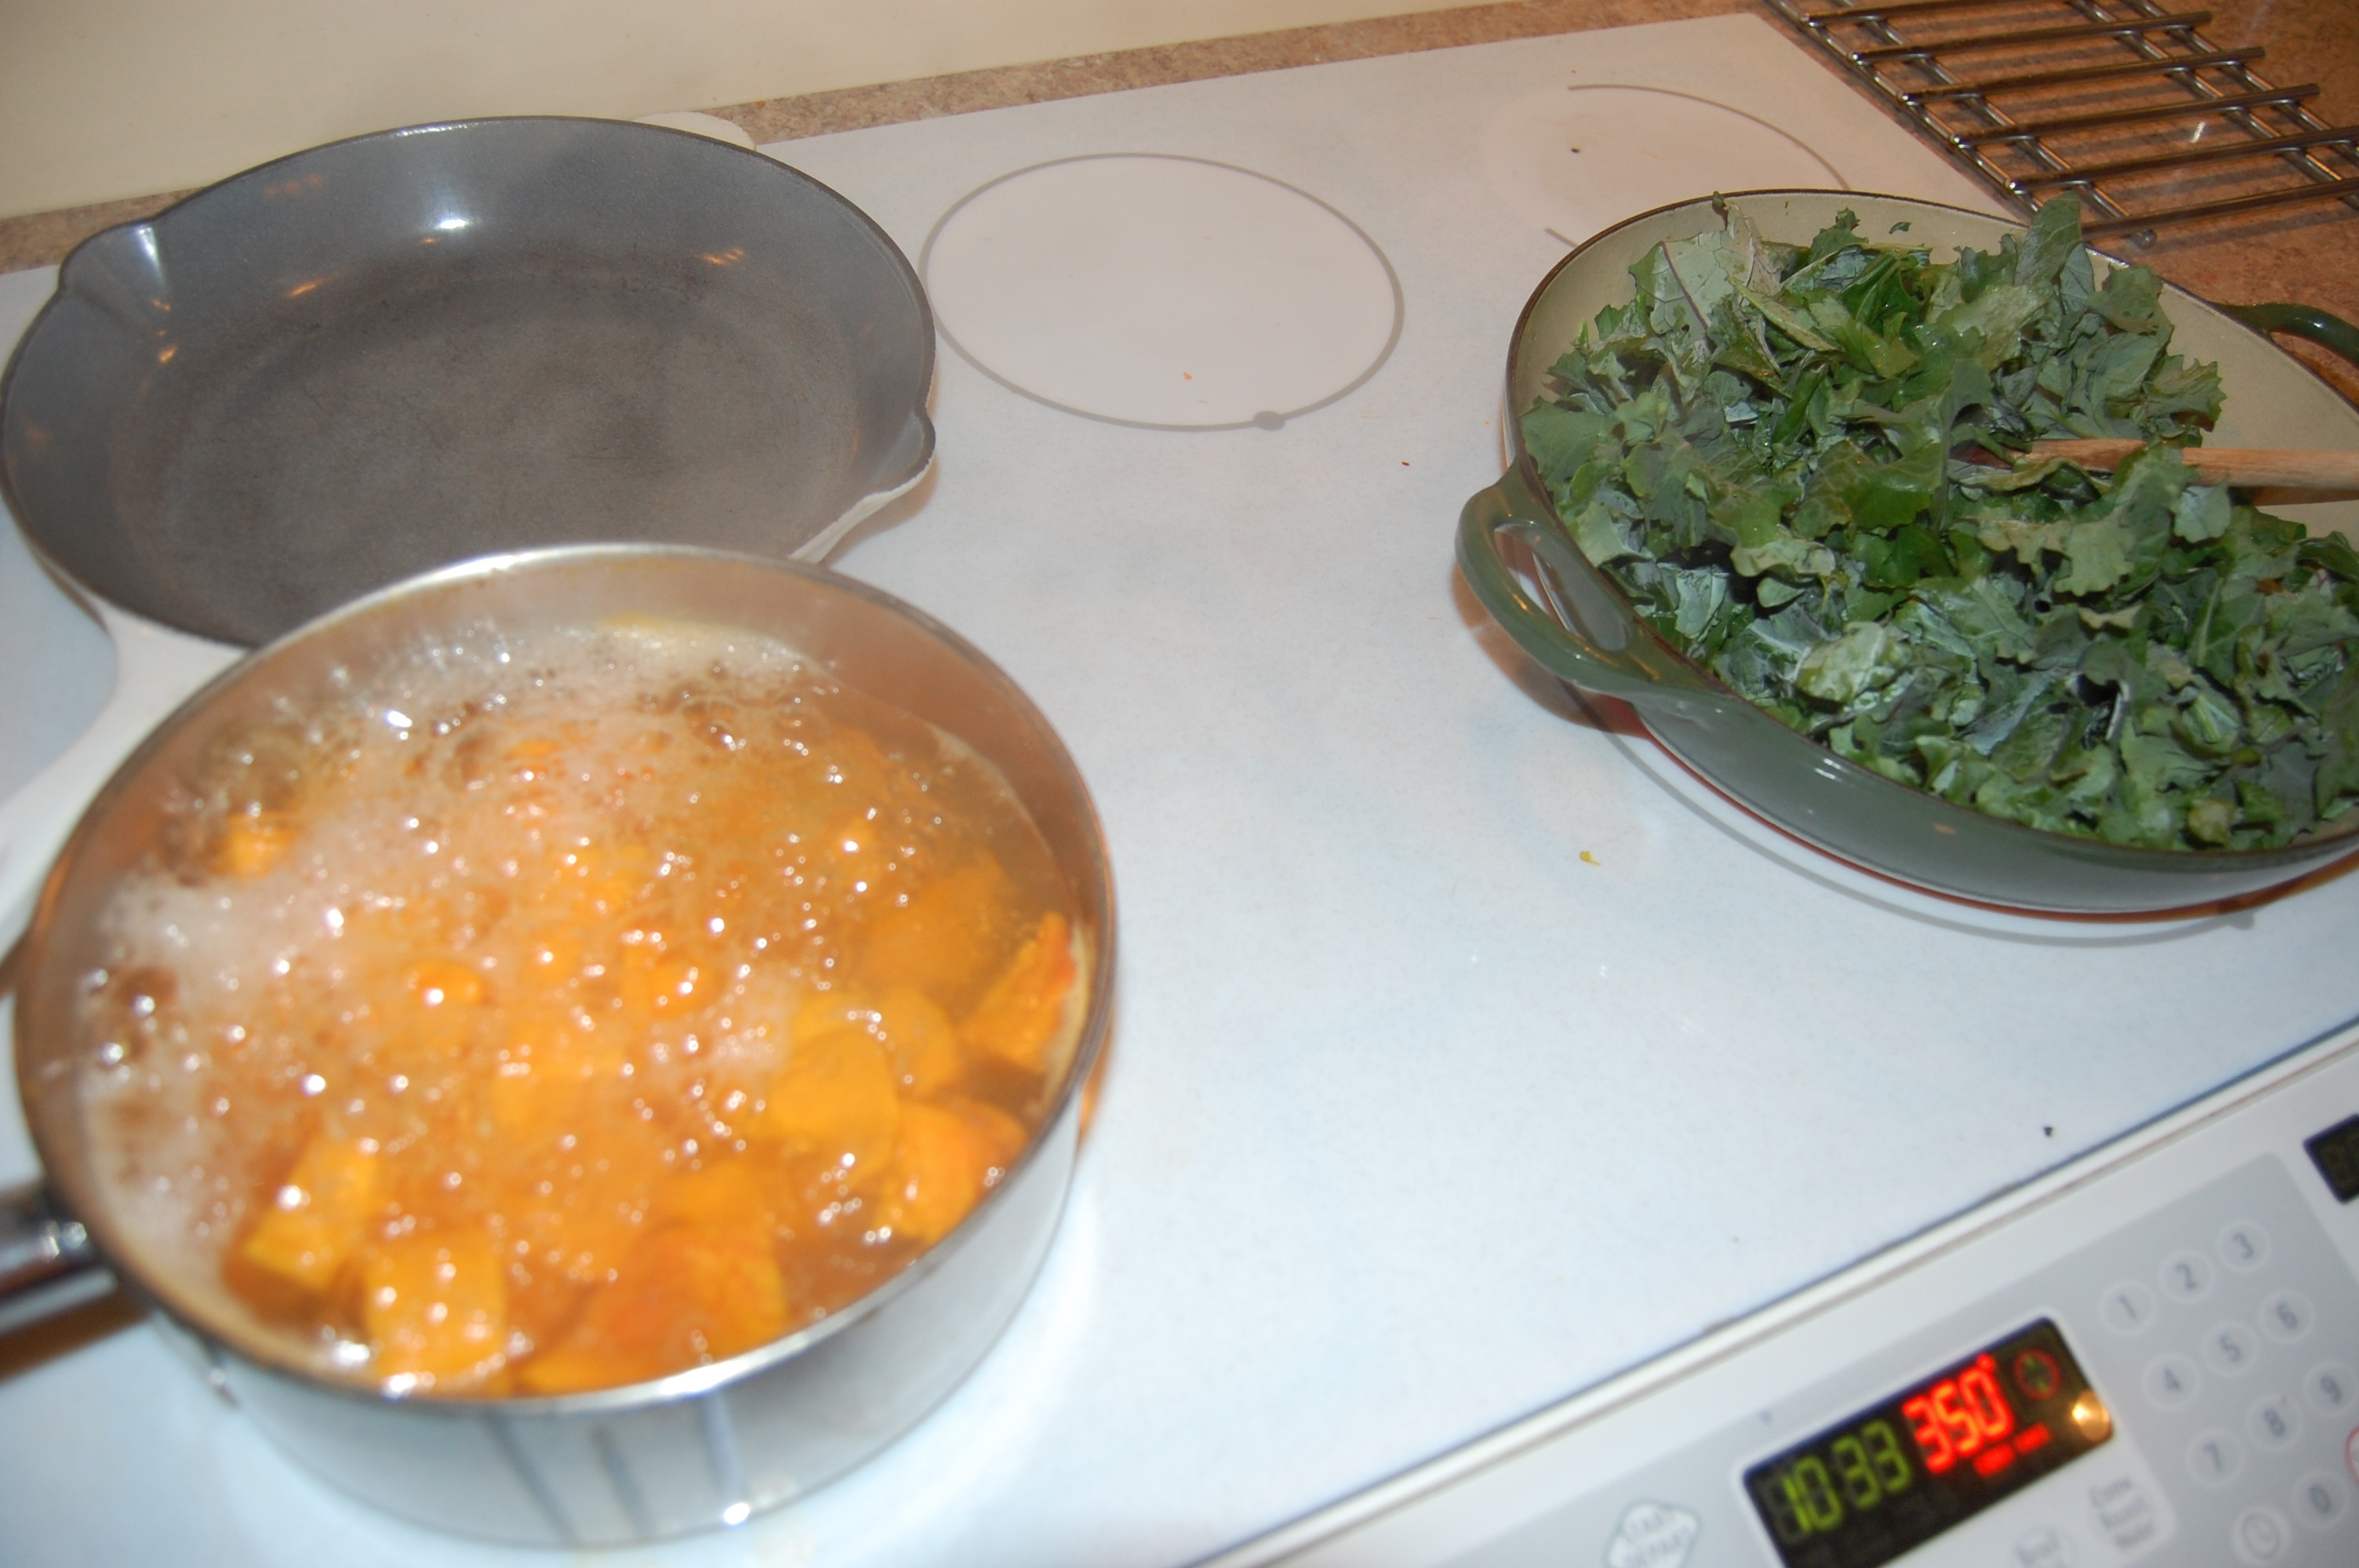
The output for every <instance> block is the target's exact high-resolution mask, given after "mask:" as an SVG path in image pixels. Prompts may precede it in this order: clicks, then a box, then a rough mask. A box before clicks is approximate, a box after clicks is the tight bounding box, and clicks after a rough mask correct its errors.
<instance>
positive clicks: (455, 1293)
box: [361, 1230, 508, 1388]
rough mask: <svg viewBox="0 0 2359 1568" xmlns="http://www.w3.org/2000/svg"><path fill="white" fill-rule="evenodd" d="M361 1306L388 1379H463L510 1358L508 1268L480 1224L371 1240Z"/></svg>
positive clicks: (437, 1382)
mask: <svg viewBox="0 0 2359 1568" xmlns="http://www.w3.org/2000/svg"><path fill="white" fill-rule="evenodd" d="M361 1313H362V1320H363V1321H364V1323H365V1324H366V1325H367V1327H368V1335H369V1338H370V1340H371V1341H372V1342H373V1343H374V1344H375V1346H376V1366H377V1375H378V1376H379V1377H380V1378H383V1379H403V1378H408V1379H416V1380H417V1384H418V1385H419V1386H420V1387H424V1388H435V1387H439V1386H441V1385H445V1384H456V1385H458V1386H460V1387H464V1386H466V1385H467V1384H470V1383H474V1382H480V1381H482V1380H483V1379H484V1378H485V1377H487V1376H489V1375H490V1374H491V1373H493V1372H495V1371H497V1370H498V1369H499V1368H500V1367H501V1366H502V1365H504V1364H505V1362H506V1350H507V1334H508V1292H507V1270H506V1266H505V1264H504V1263H503V1262H502V1260H501V1258H500V1255H499V1250H498V1249H497V1248H496V1247H495V1246H494V1245H493V1242H492V1238H490V1237H489V1236H486V1235H485V1234H484V1232H482V1231H480V1230H456V1231H435V1232H430V1233H422V1234H419V1233H414V1234H411V1235H408V1236H403V1237H398V1238H395V1239H394V1240H391V1241H386V1242H381V1243H379V1244H377V1245H376V1246H375V1247H372V1248H370V1249H369V1251H368V1255H367V1257H366V1258H365V1259H364V1260H362V1263H361ZM396 1386H398V1385H396Z"/></svg>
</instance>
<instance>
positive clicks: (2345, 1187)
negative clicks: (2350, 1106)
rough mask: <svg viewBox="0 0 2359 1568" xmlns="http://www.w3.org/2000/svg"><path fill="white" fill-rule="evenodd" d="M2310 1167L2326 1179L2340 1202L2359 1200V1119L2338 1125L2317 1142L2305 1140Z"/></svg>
mask: <svg viewBox="0 0 2359 1568" xmlns="http://www.w3.org/2000/svg"><path fill="white" fill-rule="evenodd" d="M2302 1147H2303V1148H2305V1149H2307V1150H2309V1151H2310V1163H2311V1164H2313V1165H2316V1166H2317V1167H2318V1173H2319V1174H2320V1175H2321V1176H2323V1177H2325V1178H2326V1184H2327V1186H2328V1188H2329V1189H2330V1190H2332V1192H2333V1194H2334V1195H2335V1197H2336V1199H2338V1200H2339V1201H2341V1202H2343V1203H2349V1202H2350V1201H2351V1200H2352V1199H2353V1198H2359V1116H2354V1117H2351V1118H2349V1119H2345V1120H2343V1121H2338V1122H2336V1123H2335V1124H2334V1125H2333V1126H2332V1127H2330V1128H2328V1129H2327V1130H2325V1131H2323V1132H2321V1133H2320V1134H2319V1135H2318V1136H2317V1137H2315V1138H2310V1139H2305V1140H2303V1141H2302Z"/></svg>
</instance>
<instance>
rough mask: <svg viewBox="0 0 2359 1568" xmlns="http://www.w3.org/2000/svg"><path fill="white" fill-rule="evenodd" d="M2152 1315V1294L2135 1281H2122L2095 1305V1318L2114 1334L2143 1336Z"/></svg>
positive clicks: (2151, 1320) (2152, 1317) (2153, 1310)
mask: <svg viewBox="0 0 2359 1568" xmlns="http://www.w3.org/2000/svg"><path fill="white" fill-rule="evenodd" d="M2154 1313H2155V1307H2154V1292H2152V1291H2149V1290H2147V1288H2146V1287H2145V1286H2144V1285H2141V1284H2139V1283H2138V1282H2137V1281H2136V1280H2124V1281H2122V1282H2121V1283H2120V1284H2118V1285H2115V1286H2114V1288H2113V1289H2112V1290H2110V1291H2107V1292H2105V1294H2104V1299H2103V1300H2102V1301H2100V1302H2098V1303H2097V1316H2098V1317H2099V1318H2100V1319H2102V1320H2103V1321H2104V1325H2105V1326H2106V1327H2107V1328H2110V1329H2112V1330H2113V1331H2114V1333H2115V1334H2144V1333H2145V1332H2146V1327H2147V1325H2148V1324H2150V1323H2152V1322H2153V1321H2154Z"/></svg>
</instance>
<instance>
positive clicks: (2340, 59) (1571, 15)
mask: <svg viewBox="0 0 2359 1568" xmlns="http://www.w3.org/2000/svg"><path fill="white" fill-rule="evenodd" d="M2208 9H2209V11H2210V13H2211V16H2212V20H2211V22H2210V23H2209V24H2208V25H2207V26H2206V27H2205V29H2204V31H2205V33H2206V34H2207V36H2209V37H2210V38H2212V39H2213V40H2214V41H2215V42H2218V43H2221V44H2223V45H2238V44H2253V43H2258V44H2261V45H2264V46H2265V47H2266V48H2267V51H2268V56H2267V62H2266V63H2265V65H2264V67H2263V70H2264V72H2265V74H2266V75H2267V78H2268V79H2269V80H2270V81H2273V82H2276V83H2277V84H2278V85H2280V86H2283V85H2288V84H2292V83H2296V82H2315V83H2317V85H2318V87H2319V89H2320V91H2319V93H2318V96H2317V97H2316V98H2315V99H2313V100H2312V101H2311V103H2310V109H2311V111H2312V112H2313V113H2314V114H2317V115H2318V116H2319V117H2320V118H2321V119H2322V120H2324V121H2326V122H2327V123H2328V124H2336V125H2347V124H2353V123H2354V122H2359V6H2354V5H2352V4H2350V0H2212V4H2211V5H2209V7H2208ZM1748 11H1749V12H1752V13H1754V14H1756V15H1760V16H1767V17H1769V18H1770V19H1771V20H1773V22H1775V23H1776V25H1777V26H1778V27H1784V26H1785V24H1784V22H1783V21H1782V20H1778V19H1777V17H1776V14H1775V13H1774V12H1772V11H1771V10H1770V9H1769V7H1768V6H1767V5H1764V4H1761V3H1759V0H1511V3H1509V4H1505V5H1479V6H1472V7H1467V8H1463V9H1456V10H1447V11H1430V12H1424V13H1419V14H1417V15H1412V16H1394V17H1385V18H1379V19H1377V20H1374V21H1367V22H1353V23H1343V24H1338V25H1335V26H1331V27H1299V28H1292V29H1289V30H1287V31H1283V32H1275V33H1258V34H1253V35H1249V36H1246V37H1242V38H1216V39H1211V40H1207V41H1203V42H1199V43H1187V44H1174V45H1169V46H1164V47H1160V48H1155V49H1131V50H1125V51H1124V52H1121V53H1117V54H1103V55H1087V56H1082V57H1079V58H1076V59H1061V60H1051V61H1047V62H1044V63H1040V64H1035V65H1018V66H1006V67H1001V68H997V69H995V70H977V71H968V72H963V73H961V74H958V75H953V76H940V77H930V78H926V79H922V80H919V81H901V82H891V83H886V84H883V85H879V86H874V87H855V88H846V89H843V90H840V91H836V92H818V93H811V94H808V95H805V96H803V97H799V98H778V99H768V100H764V101H761V102H756V103H742V104H735V105H732V106H730V107H726V108H723V109H719V110H716V111H714V113H716V114H721V115H723V117H725V118H727V119H730V120H733V121H734V122H735V123H736V124H739V125H741V126H742V127H744V128H745V130H746V131H747V132H748V133H749V134H750V135H752V136H753V139H754V140H755V141H756V143H769V142H777V141H782V140H787V139H790V138H794V137H799V136H810V135H822V134H824V133H827V132H832V131H846V130H853V129H858V128H861V127H864V126H869V125H883V124H894V123H897V122H900V121H907V120H922V119H930V118H933V117H936V116H939V115H944V114H966V113H970V112H972V111H975V110H980V109H995V108H1002V107H1005V106H1006V105H1009V104H1015V103H1042V102H1046V101H1048V100H1051V99H1059V98H1077V97H1083V96H1087V95H1089V94H1092V93H1099V92H1120V91H1123V90H1125V89H1126V88H1133V87H1148V86H1154V85H1158V84H1160V83H1165V82H1174V81H1197V80H1201V79H1205V78H1210V77H1220V76H1234V75H1242V74H1245V73H1246V72H1251V71H1260V70H1279V69H1283V68H1285V67H1288V66H1298V65H1310V64H1317V63H1320V62H1321V61H1325V60H1334V59H1356V58H1362V57H1365V56H1371V55H1386V54H1405V53H1409V52H1411V51H1415V50H1419V49H1448V48H1451V47H1453V46H1457V45H1462V44H1474V43H1487V42H1491V41H1495V40H1497V39H1502V38H1530V37H1536V36H1539V35H1545V34H1556V33H1571V32H1581V31H1585V30H1589V29H1593V28H1598V27H1627V26H1631V25H1634V24H1637V23H1643V22H1659V21H1665V20H1669V19H1671V18H1675V17H1682V16H1715V15H1721V14H1724V13H1729V12H1748ZM1829 69H1830V70H1832V67H1830V68H1829ZM183 194H186V193H185V192H178V191H174V192H163V193H159V194H158V195H155V196H151V197H145V198H135V199H132V200H124V201H113V202H106V203H102V204H100V205H98V206H93V207H81V208H73V209H70V210H67V211H58V212H45V213H37V214H34V215H31V216H28V217H21V218H12V219H7V220H5V221H0V271H9V270H14V269H16V268H19V267H27V266H37V265H43V264H46V263H49V262H55V261H57V260H59V259H60V258H61V257H62V256H63V255H64V254H65V253H66V252H67V251H68V250H70V249H71V248H72V247H73V245H74V244H76V243H79V242H80V241H81V240H82V238H83V237H84V236H86V235H88V234H91V233H93V232H96V231H98V230H99V229H102V228H104V227H106V226H108V225H109V224H113V223H120V222H127V221H129V220H132V219H136V218H141V217H146V216H148V215H149V214H151V213H153V212H155V211H158V210H159V209H160V208H161V207H163V206H165V205H167V204H168V203H169V202H170V201H171V200H175V199H176V198H177V197H179V196H180V195H183ZM2121 254H2128V255H2131V256H2133V257H2134V258H2135V259H2138V260H2143V261H2145V262H2147V263H2148V264H2149V265H2152V266H2154V267H2155V268H2156V269H2157V270H2158V271H2159V272H2161V273H2162V274H2163V275H2164V276H2167V277H2169V279H2171V280H2172V281H2173V282H2176V283H2179V284H2180V285H2182V286H2184V287H2188V288H2190V289H2192V290H2194V291H2195V292H2197V293H2199V294H2201V295H2204V296H2206V297H2211V298H2213V299H2217V300H2221V301H2225V302H2233V303H2252V302H2256V301H2261V300H2274V299H2291V300H2299V301H2300V302H2302V303H2305V304H2310V305H2316V306H2320V307H2321V308H2325V309H2328V310H2331V311H2333V312H2334V313H2336V314H2337V315H2340V316H2343V317H2344V318H2346V319H2353V320H2359V212H2354V211H2352V210H2351V209H2350V208H2349V207H2347V206H2342V205H2334V204H2329V205H2324V206H2318V207H2310V208H2305V209H2297V210H2293V211H2278V212H2274V213H2263V214H2260V215H2258V216H2256V217H2252V218H2249V219H2245V220H2241V221H2234V222H2214V223H2210V224H2203V225H2198V226H2193V227H2189V228H2186V229H2183V230H2180V231H2178V232H2169V231H2166V232H2164V233H2163V234H2162V235H2161V236H2160V237H2159V239H2158V241H2157V243H2154V244H2153V245H2151V246H2149V247H2147V248H2146V249H2144V250H2142V251H2141V250H2126V249H2125V250H2124V251H2122V252H2121ZM2292 346H2293V347H2294V348H2295V349H2296V351H2299V352H2302V353H2303V355H2304V357H2305V358H2306V359H2307V360H2309V362H2311V363H2312V364H2313V365H2316V366H2318V367H2319V368H2320V369H2321V373H2324V374H2326V375H2327V377H2328V379H2329V380H2331V381H2332V382H2334V383H2335V384H2336V385H2337V386H2338V387H2339V389H2340V390H2342V392H2343V394H2344V395H2346V396H2349V397H2352V398H2353V399H2354V401H2359V373H2354V372H2350V371H2348V370H2345V369H2343V367H2342V366H2341V365H2340V364H2339V363H2337V362H2333V361H2332V360H2331V359H2329V358H2328V357H2327V356H2324V355H2322V354H2317V353H2314V352H2310V351H2307V350H2306V349H2305V348H2304V347H2303V346H2301V345H2292Z"/></svg>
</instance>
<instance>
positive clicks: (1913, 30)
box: [1769, 0, 2359, 244]
mask: <svg viewBox="0 0 2359 1568" xmlns="http://www.w3.org/2000/svg"><path fill="white" fill-rule="evenodd" d="M1769 4H1770V5H1773V6H1774V7H1775V8H1776V9H1777V11H1778V12H1779V13H1781V14H1782V15H1783V16H1785V17H1786V19H1787V20H1788V22H1790V23H1792V24H1793V26H1794V27H1796V28H1797V29H1798V30H1799V31H1800V33H1801V34H1802V36H1803V37H1804V38H1808V39H1809V40H1810V42H1811V43H1813V44H1815V45H1816V46H1818V47H1819V48H1820V49H1823V50H1824V51H1825V52H1826V53H1827V54H1829V55H1830V56H1832V58H1833V59H1835V60H1836V61H1837V62H1838V63H1840V64H1841V65H1842V66H1843V69H1844V70H1846V71H1848V72H1849V73H1850V74H1851V75H1853V76H1854V77H1856V78H1857V79H1858V80H1859V81H1862V82H1864V83H1865V84H1866V85H1867V87H1868V88H1869V89H1870V90H1872V91H1873V92H1875V94H1876V96H1878V97H1879V98H1882V99H1883V100H1884V101H1885V102H1886V103H1887V104H1888V105H1890V106H1891V108H1892V109H1893V110H1894V111H1895V112H1896V113H1897V114H1899V115H1900V116H1901V117H1902V118H1904V119H1905V120H1907V121H1908V122H1910V123H1911V124H1916V125H1917V126H1919V127H1920V128H1921V129H1923V130H1924V131H1925V132H1926V133H1927V134H1928V135H1931V136H1932V137H1933V139H1934V140H1935V141H1936V142H1938V143H1939V144H1940V146H1942V147H1944V148H1945V149H1947V150H1948V151H1949V152H1950V153H1951V155H1952V156H1954V157H1957V158H1958V159H1959V160H1960V161H1961V162H1962V163H1964V164H1965V165H1966V166H1967V167H1968V168H1971V169H1973V172H1974V173H1975V174H1977V175H1978V176H1980V177H1981V178H1983V179H1984V181H1986V182H1987V183H1988V184H1990V185H1991V186H1992V187H1993V188H1994V189H1996V190H1997V191H1998V192H1999V193H2000V194H2001V195H2003V196H2005V197H2006V198H2008V199H2009V200H2012V201H2013V202H2015V203H2016V204H2017V205H2019V206H2021V207H2024V208H2026V209H2029V208H2031V207H2034V206H2037V205H2038V203H2039V202H2040V201H2042V200H2047V199H2048V198H2049V196H2051V195H2053V194H2055V193H2056V192H2058V191H2060V190H2071V191H2073V192H2075V193H2076V194H2078V195H2079V197H2080V198H2081V200H2082V204H2083V205H2084V206H2085V207H2087V208H2088V209H2090V221H2089V222H2086V223H2085V224H2084V226H2083V232H2085V233H2087V234H2088V235H2089V236H2090V237H2091V238H2092V239H2098V238H2104V237H2107V236H2114V235H2121V236H2126V237H2127V238H2129V239H2130V240H2131V241H2132V242H2133V243H2138V244H2149V243H2153V240H2154V231H2155V230H2157V229H2158V228H2160V227H2162V226H2163V225H2165V224H2182V223H2193V222H2203V221H2207V220H2220V219H2228V218H2235V217H2241V216H2244V215H2246V214H2249V213H2254V212H2260V211H2268V210H2270V209H2274V208H2281V207H2293V206H2300V205H2309V204H2313V203H2321V202H2329V201H2341V202H2343V203H2345V204H2347V205H2349V206H2351V207H2353V208H2354V209H2359V126H2354V125H2329V124H2326V123H2324V122H2323V121H2321V120H2320V119H2319V118H2318V117H2317V116H2316V115H2315V114H2311V113H2310V109H2309V108H2308V107H2307V103H2308V102H2309V101H2310V99H2312V98H2315V97H2316V96H2317V95H2318V89H2317V87H2316V86H2314V85H2304V86H2299V87H2275V86H2272V85H2270V84H2269V83H2268V82H2267V81H2264V80H2263V79H2262V78H2261V77H2260V75H2259V74H2258V73H2257V72H2256V71H2255V70H2254V69H2253V66H2254V62H2255V61H2256V60H2258V59H2261V57H2262V55H2263V53H2264V52H2265V51H2264V50H2262V49H2259V48H2257V47H2255V48H2239V49H2221V48H2218V47H2216V46H2215V45H2213V44H2212V42H2211V40H2209V39H2208V38H2205V37H2204V36H2203V34H2202V33H2201V31H2199V30H2198V29H2200V28H2201V27H2203V26H2204V25H2205V24H2206V23H2208V22H2210V21H2211V20H2212V15H2211V13H2210V12H2208V11H2168V10H2165V9H2164V8H2163V6H2162V5H2158V4H2157V3H2156V0H1855V3H1854V0H1825V3H1821V4H1815V5H1813V4H1807V3H1804V0H1769Z"/></svg>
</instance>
